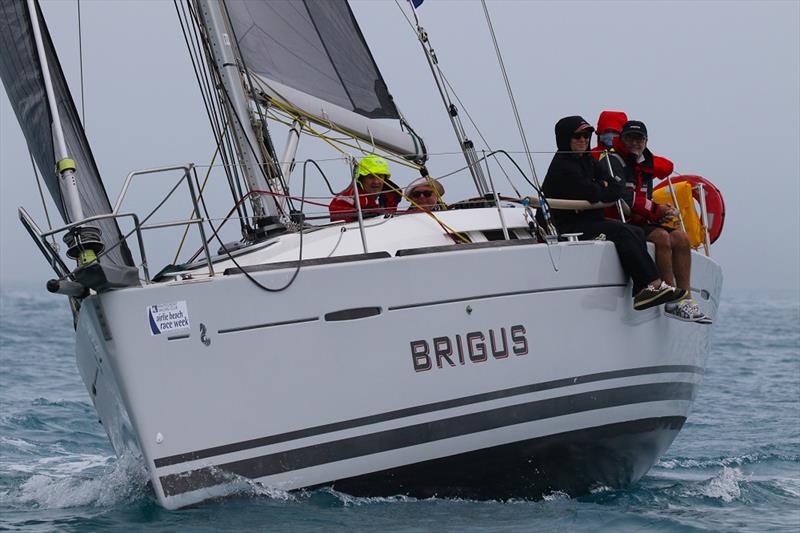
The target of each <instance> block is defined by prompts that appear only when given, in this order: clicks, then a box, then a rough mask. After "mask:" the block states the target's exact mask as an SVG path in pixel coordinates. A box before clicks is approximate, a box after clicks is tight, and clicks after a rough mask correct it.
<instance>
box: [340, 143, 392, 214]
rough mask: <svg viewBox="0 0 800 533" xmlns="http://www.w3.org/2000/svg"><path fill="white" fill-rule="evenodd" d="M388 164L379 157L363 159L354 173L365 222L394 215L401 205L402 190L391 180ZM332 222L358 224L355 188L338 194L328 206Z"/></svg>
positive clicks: (371, 156) (373, 156) (351, 186)
mask: <svg viewBox="0 0 800 533" xmlns="http://www.w3.org/2000/svg"><path fill="white" fill-rule="evenodd" d="M391 175H392V174H391V172H389V163H387V162H386V160H385V159H384V158H382V157H379V156H377V155H368V156H365V157H363V158H361V161H359V162H358V166H357V167H356V170H355V184H356V186H357V187H358V201H359V205H360V206H361V214H362V216H363V217H364V218H369V217H375V216H380V215H391V214H394V213H395V212H397V204H399V203H400V199H401V195H400V188H399V187H397V185H395V184H394V183H392V182H391V180H389V177H390V176H391ZM328 211H329V212H330V216H331V222H339V221H344V222H354V221H356V220H358V210H357V208H356V200H355V191H354V189H353V185H350V186H349V187H348V188H346V189H345V190H343V191H342V192H340V193H339V194H337V195H336V196H335V197H334V198H333V200H331V203H330V205H329V206H328Z"/></svg>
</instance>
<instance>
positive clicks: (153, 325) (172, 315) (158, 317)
mask: <svg viewBox="0 0 800 533" xmlns="http://www.w3.org/2000/svg"><path fill="white" fill-rule="evenodd" d="M147 322H148V324H150V334H151V335H161V334H162V333H172V332H173V331H178V330H181V329H189V328H190V327H191V326H190V324H189V311H188V310H187V309H186V302H185V301H183V300H182V301H180V302H171V303H166V304H158V305H151V306H149V307H148V308H147Z"/></svg>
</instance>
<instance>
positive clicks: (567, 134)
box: [538, 116, 685, 310]
mask: <svg viewBox="0 0 800 533" xmlns="http://www.w3.org/2000/svg"><path fill="white" fill-rule="evenodd" d="M593 131H594V128H593V127H592V126H590V125H589V123H588V122H586V121H585V120H584V119H583V118H582V117H579V116H571V117H565V118H562V119H561V120H559V121H558V122H557V123H556V127H555V134H556V145H557V146H558V152H556V154H555V155H554V156H553V160H552V162H551V163H550V167H549V168H548V170H547V175H546V176H545V179H544V183H543V184H542V192H543V194H544V196H545V197H547V198H555V199H568V200H586V201H589V202H592V203H595V202H614V201H616V200H617V199H619V198H620V197H621V195H622V192H623V190H624V186H623V181H622V179H621V178H619V177H617V175H615V174H613V173H610V172H608V171H607V170H604V168H607V166H606V167H604V165H602V164H601V163H600V162H599V161H597V160H595V159H594V158H593V157H592V156H591V153H590V152H589V139H590V138H591V136H592V132H593ZM551 212H552V221H553V223H554V224H555V226H556V228H557V229H558V231H559V232H560V233H562V234H563V233H582V235H581V236H580V238H581V239H582V240H589V239H594V238H595V237H597V236H598V235H600V234H601V233H602V234H604V235H605V236H606V239H607V240H609V241H611V242H613V243H614V245H615V247H616V250H617V255H618V256H619V259H620V262H621V263H622V268H623V269H624V270H625V272H626V273H627V274H628V276H630V277H631V278H632V279H633V295H634V298H633V308H634V309H636V310H643V309H648V308H650V307H653V306H656V305H660V304H662V303H666V302H669V301H675V300H678V299H680V298H682V297H684V296H685V291H681V290H678V289H676V288H675V287H672V286H671V285H669V284H667V283H665V282H664V281H663V280H662V279H661V276H660V274H659V273H658V269H657V268H656V265H655V263H654V262H653V259H652V258H651V257H650V254H648V253H647V247H646V245H645V240H644V233H643V232H642V230H641V229H640V228H637V227H635V226H632V225H630V224H624V223H622V222H620V221H617V220H607V219H606V218H605V216H604V215H603V210H602V209H586V210H583V211H576V210H572V209H553V208H551ZM538 216H539V219H540V223H541V214H539V215H538Z"/></svg>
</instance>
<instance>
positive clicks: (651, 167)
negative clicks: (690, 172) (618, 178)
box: [614, 143, 674, 224]
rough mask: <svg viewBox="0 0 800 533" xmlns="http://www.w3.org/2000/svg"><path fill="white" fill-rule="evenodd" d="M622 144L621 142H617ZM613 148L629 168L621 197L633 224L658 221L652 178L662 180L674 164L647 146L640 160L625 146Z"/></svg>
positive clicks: (669, 172)
mask: <svg viewBox="0 0 800 533" xmlns="http://www.w3.org/2000/svg"><path fill="white" fill-rule="evenodd" d="M619 144H620V145H622V143H619ZM614 148H615V149H617V151H618V152H619V153H620V155H622V157H623V158H624V159H625V162H626V164H627V165H628V168H629V169H631V170H630V171H629V172H628V175H627V176H626V184H625V194H624V195H623V198H624V199H625V201H626V202H627V203H628V205H629V206H630V208H631V212H632V215H631V220H630V222H631V223H633V224H645V223H654V222H657V221H658V204H656V203H655V202H653V200H652V197H653V179H654V178H655V179H659V180H662V179H664V178H666V177H667V176H669V175H670V174H672V171H673V169H674V165H673V164H672V161H670V160H669V159H667V158H666V157H660V156H657V155H654V154H653V152H651V151H650V149H649V148H645V149H644V153H643V154H642V157H641V158H640V159H641V160H639V161H637V160H636V156H635V155H634V154H632V153H630V152H628V151H627V150H626V149H625V146H624V145H622V146H619V147H618V146H616V143H615V147H614Z"/></svg>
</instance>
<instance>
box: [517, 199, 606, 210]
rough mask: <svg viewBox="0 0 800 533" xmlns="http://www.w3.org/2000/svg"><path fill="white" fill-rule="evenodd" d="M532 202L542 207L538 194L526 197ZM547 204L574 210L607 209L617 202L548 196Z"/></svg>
mask: <svg viewBox="0 0 800 533" xmlns="http://www.w3.org/2000/svg"><path fill="white" fill-rule="evenodd" d="M526 198H527V199H528V201H529V202H530V204H531V205H532V206H534V207H540V205H539V198H537V197H536V196H527V197H526ZM547 205H549V206H550V207H551V208H553V209H572V210H574V211H588V210H591V209H605V208H606V207H613V206H615V205H617V204H616V202H594V203H592V202H589V201H588V200H563V199H559V198H548V199H547Z"/></svg>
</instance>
